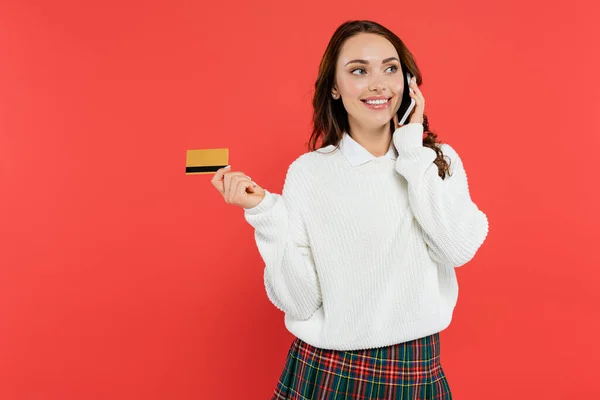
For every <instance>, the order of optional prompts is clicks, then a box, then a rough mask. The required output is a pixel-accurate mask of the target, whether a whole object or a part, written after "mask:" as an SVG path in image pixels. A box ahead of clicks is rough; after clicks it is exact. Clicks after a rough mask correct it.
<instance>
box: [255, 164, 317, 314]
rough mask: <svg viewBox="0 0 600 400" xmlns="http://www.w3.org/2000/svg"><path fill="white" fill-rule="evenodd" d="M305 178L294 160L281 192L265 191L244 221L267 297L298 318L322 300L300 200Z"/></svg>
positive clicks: (285, 311)
mask: <svg viewBox="0 0 600 400" xmlns="http://www.w3.org/2000/svg"><path fill="white" fill-rule="evenodd" d="M305 187H306V186H305V180H304V178H303V177H302V174H301V171H300V170H299V169H298V168H297V167H296V165H295V164H294V163H292V165H291V166H290V168H289V169H288V171H287V175H286V178H285V183H284V186H283V190H282V193H281V195H279V194H275V193H271V192H269V191H268V190H267V191H266V194H265V197H264V199H263V200H262V201H261V202H260V203H259V204H258V205H257V206H255V207H253V208H249V209H246V210H245V211H244V216H245V219H246V221H247V222H248V223H249V224H250V225H251V226H253V227H254V229H255V240H256V244H257V247H258V250H259V253H260V255H261V257H262V259H263V261H264V263H265V269H264V284H265V289H266V292H267V297H268V298H269V300H270V301H271V302H272V303H273V305H275V307H277V308H278V309H280V310H281V311H283V312H284V313H286V314H287V315H290V316H292V317H294V318H296V319H299V320H306V319H309V318H310V317H311V316H312V315H313V314H314V313H315V311H317V309H318V308H319V307H320V306H321V304H322V297H321V288H320V285H319V279H318V276H317V272H316V268H315V265H314V260H313V257H312V252H311V248H310V245H309V241H308V235H307V232H306V227H305V224H304V220H303V217H302V211H301V204H302V198H303V197H304V196H305V191H306V189H305Z"/></svg>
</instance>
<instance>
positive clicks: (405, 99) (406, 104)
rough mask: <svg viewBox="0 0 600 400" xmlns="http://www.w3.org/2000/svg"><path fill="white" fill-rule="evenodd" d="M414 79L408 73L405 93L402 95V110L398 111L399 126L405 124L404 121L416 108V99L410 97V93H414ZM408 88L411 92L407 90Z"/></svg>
mask: <svg viewBox="0 0 600 400" xmlns="http://www.w3.org/2000/svg"><path fill="white" fill-rule="evenodd" d="M411 79H412V75H411V74H410V72H406V87H405V88H404V93H403V94H402V102H401V103H400V108H399V109H398V124H399V125H402V124H404V121H406V119H407V118H408V116H409V115H410V112H411V111H412V109H413V108H414V107H415V99H413V98H412V97H410V95H409V94H408V93H409V90H410V93H414V91H413V90H412V88H411V87H410V80H411ZM406 88H408V89H409V90H406Z"/></svg>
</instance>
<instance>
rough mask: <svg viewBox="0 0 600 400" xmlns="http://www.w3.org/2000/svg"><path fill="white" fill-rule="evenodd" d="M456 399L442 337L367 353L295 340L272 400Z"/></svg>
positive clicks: (436, 336) (434, 335)
mask: <svg viewBox="0 0 600 400" xmlns="http://www.w3.org/2000/svg"><path fill="white" fill-rule="evenodd" d="M283 399H288V400H290V399H292V400H330V399H347V400H354V399H390V400H392V399H393V400H415V399H417V400H421V399H427V400H449V399H452V395H451V393H450V387H449V385H448V381H447V380H446V375H445V374H444V370H443V369H442V365H441V363H440V342H439V333H436V334H433V335H431V336H427V337H424V338H420V339H416V340H412V341H410V342H405V343H400V344H395V345H391V346H387V347H380V348H375V349H366V350H353V351H338V350H327V349H320V348H317V347H313V346H311V345H309V344H308V343H306V342H304V341H302V340H300V339H298V338H296V339H295V340H294V342H293V343H292V345H291V347H290V351H289V353H288V356H287V360H286V364H285V368H284V370H283V372H282V374H281V377H280V378H279V382H278V383H277V387H276V389H275V393H274V394H273V397H272V398H271V400H283Z"/></svg>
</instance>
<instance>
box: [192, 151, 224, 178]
mask: <svg viewBox="0 0 600 400" xmlns="http://www.w3.org/2000/svg"><path fill="white" fill-rule="evenodd" d="M228 164H229V149H204V150H188V151H187V154H186V159H185V173H186V174H214V173H215V172H217V170H218V169H220V168H223V167H226V166H227V165H228Z"/></svg>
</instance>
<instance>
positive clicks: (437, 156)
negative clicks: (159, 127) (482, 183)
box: [212, 21, 488, 399]
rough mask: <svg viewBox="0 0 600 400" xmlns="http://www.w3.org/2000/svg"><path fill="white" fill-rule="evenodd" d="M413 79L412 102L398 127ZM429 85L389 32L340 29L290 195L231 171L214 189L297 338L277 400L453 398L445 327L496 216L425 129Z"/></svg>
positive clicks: (352, 25) (325, 62)
mask: <svg viewBox="0 0 600 400" xmlns="http://www.w3.org/2000/svg"><path fill="white" fill-rule="evenodd" d="M406 72H410V73H411V74H412V75H413V76H414V77H415V79H413V81H412V82H411V84H410V85H411V87H412V89H413V91H414V93H410V96H411V97H412V98H413V99H414V100H415V102H416V106H415V107H414V109H413V112H412V114H411V115H410V117H409V122H408V123H407V124H405V125H402V126H400V125H398V117H397V115H396V114H397V111H398V109H399V107H400V102H401V99H402V96H403V93H404V91H406V90H409V88H408V87H406V84H405V83H406V80H405V76H406ZM421 81H422V80H421V74H420V71H419V69H418V67H417V65H416V63H415V60H414V59H413V56H412V55H411V53H410V52H409V51H408V49H407V48H406V46H405V45H404V43H403V42H402V41H401V40H400V39H399V38H398V37H397V36H396V35H395V34H393V33H392V32H390V31H389V30H388V29H386V28H385V27H383V26H381V25H379V24H377V23H375V22H371V21H350V22H347V23H344V24H343V25H341V26H340V27H339V28H338V29H337V30H336V32H335V33H334V35H333V37H332V38H331V41H330V43H329V45H328V47H327V49H326V51H325V54H324V56H323V59H322V61H321V65H320V68H319V76H318V78H317V81H316V85H315V87H316V90H315V94H314V98H313V106H314V121H313V122H314V130H313V134H312V136H311V141H310V143H311V148H310V150H311V151H309V152H307V153H305V154H303V155H301V156H300V157H298V159H296V160H295V161H294V162H293V163H292V164H291V165H290V167H289V169H288V171H287V175H286V178H285V183H284V187H283V190H282V194H281V195H278V194H274V193H270V192H269V191H268V190H266V189H264V188H262V187H261V186H259V185H258V184H256V183H255V182H253V181H252V180H251V179H250V177H248V176H247V175H246V174H244V173H243V172H235V171H232V170H231V167H230V166H228V167H226V168H225V169H221V170H219V171H218V172H217V173H216V174H215V176H214V178H213V180H212V183H213V185H214V186H215V187H216V188H217V189H218V190H219V192H220V193H221V194H222V195H223V196H224V198H225V201H226V202H227V203H230V204H235V205H238V206H241V207H243V208H244V209H245V211H244V215H245V218H246V220H247V221H248V223H250V224H251V225H252V226H253V227H254V228H255V237H256V243H257V246H258V249H259V252H260V254H261V257H262V258H263V260H264V262H265V264H266V266H265V269H264V283H265V288H266V292H267V295H268V298H269V299H270V301H271V302H272V303H273V304H274V305H275V306H276V307H277V308H279V309H280V310H282V311H283V312H284V313H285V325H286V327H287V329H288V330H289V331H290V332H291V333H292V334H294V335H295V336H296V339H295V340H294V342H293V344H292V346H291V348H290V351H289V354H288V358H287V362H286V366H285V369H284V371H283V373H282V374H281V377H280V380H279V383H278V385H277V388H276V390H275V393H274V395H273V399H317V398H318V399H330V398H338V397H336V396H340V397H339V398H346V397H347V398H352V399H358V398H361V399H375V398H377V399H399V398H405V399H417V398H418V399H450V398H451V394H450V388H449V385H448V382H447V380H446V377H445V374H444V371H443V369H442V366H441V363H440V344H439V332H440V331H441V330H443V329H445V328H446V327H448V325H449V324H450V320H451V318H452V313H453V310H454V306H455V305H456V300H457V295H458V286H457V281H456V275H455V271H454V268H456V267H459V266H462V265H464V264H465V263H467V262H468V261H470V260H471V259H472V258H473V256H474V255H475V253H476V252H477V250H478V249H479V247H480V246H481V245H482V243H483V241H484V240H485V238H486V236H487V232H488V221H487V217H486V215H485V214H484V213H483V212H481V211H480V210H479V209H478V207H477V206H476V205H475V204H474V203H473V201H472V200H471V198H470V194H469V188H468V184H467V176H466V173H465V170H464V168H463V165H462V163H461V159H460V157H459V156H458V154H457V153H456V152H455V151H454V149H453V148H452V147H450V146H449V145H447V144H441V143H439V142H437V141H436V137H437V136H436V135H435V134H434V133H433V132H431V131H429V128H428V122H427V118H426V116H425V114H424V108H425V99H424V97H423V94H422V93H421V91H420V90H419V86H418V85H419V84H420V83H421ZM319 140H320V141H321V145H320V147H318V146H317V144H316V143H317V142H318V141H319Z"/></svg>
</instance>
